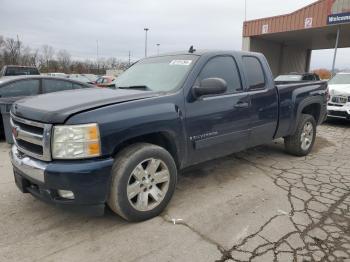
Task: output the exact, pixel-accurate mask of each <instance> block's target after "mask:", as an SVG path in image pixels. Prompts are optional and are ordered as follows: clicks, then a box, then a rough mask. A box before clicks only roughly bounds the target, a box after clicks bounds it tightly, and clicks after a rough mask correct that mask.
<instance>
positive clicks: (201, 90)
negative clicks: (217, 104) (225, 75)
mask: <svg viewBox="0 0 350 262" xmlns="http://www.w3.org/2000/svg"><path fill="white" fill-rule="evenodd" d="M192 91H193V95H194V97H195V98H199V97H202V96H206V95H220V94H224V93H226V91H227V83H226V81H225V80H224V79H222V78H206V79H203V80H202V81H200V84H199V86H194V87H193V88H192Z"/></svg>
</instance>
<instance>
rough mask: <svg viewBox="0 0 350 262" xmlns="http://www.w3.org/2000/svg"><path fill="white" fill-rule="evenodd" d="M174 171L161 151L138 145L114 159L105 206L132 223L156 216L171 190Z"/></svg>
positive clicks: (171, 163)
mask: <svg viewBox="0 0 350 262" xmlns="http://www.w3.org/2000/svg"><path fill="white" fill-rule="evenodd" d="M176 181H177V168H176V164H175V161H174V159H173V158H172V156H171V155H170V153H169V152H168V151H166V150H165V149H164V148H162V147H159V146H156V145H152V144H147V143H138V144H134V145H131V146H129V147H127V148H125V149H124V150H122V151H121V152H120V153H119V154H118V155H117V157H116V158H115V161H114V165H113V168H112V182H111V188H110V194H109V198H108V201H107V203H108V205H109V207H110V208H111V209H112V211H114V212H115V213H117V214H118V215H120V216H121V217H123V218H124V219H126V220H128V221H132V222H139V221H144V220H147V219H150V218H153V217H156V216H158V215H159V214H160V213H161V212H162V211H163V210H164V209H165V207H166V206H167V205H168V203H169V202H170V200H171V198H172V195H173V193H174V191H175V187H176Z"/></svg>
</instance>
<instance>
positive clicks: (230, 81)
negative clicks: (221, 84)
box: [197, 56, 243, 94]
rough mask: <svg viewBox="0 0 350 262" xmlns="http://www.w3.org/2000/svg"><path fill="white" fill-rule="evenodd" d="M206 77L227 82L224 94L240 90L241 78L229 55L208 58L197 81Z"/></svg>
mask: <svg viewBox="0 0 350 262" xmlns="http://www.w3.org/2000/svg"><path fill="white" fill-rule="evenodd" d="M206 78H221V79H224V80H225V81H226V83H227V91H226V94H232V93H236V92H240V91H242V90H243V89H242V83H241V78H240V75H239V72H238V67H237V64H236V62H235V60H234V59H233V58H232V57H230V56H218V57H214V58H212V59H210V60H209V61H208V62H207V64H206V65H205V66H204V67H203V69H202V71H201V72H200V74H199V76H198V79H197V81H199V82H200V81H202V80H203V79H206Z"/></svg>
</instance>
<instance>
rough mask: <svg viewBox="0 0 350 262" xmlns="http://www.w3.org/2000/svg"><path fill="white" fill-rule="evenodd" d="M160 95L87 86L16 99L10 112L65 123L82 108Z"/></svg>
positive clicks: (20, 115) (32, 118) (34, 119)
mask: <svg viewBox="0 0 350 262" xmlns="http://www.w3.org/2000/svg"><path fill="white" fill-rule="evenodd" d="M157 95H158V93H156V92H149V91H140V90H121V89H119V90H113V89H109V88H86V89H77V90H70V91H63V92H56V93H50V94H45V95H39V96H34V97H27V98H24V99H21V100H19V101H17V102H15V103H14V105H13V106H12V109H11V111H12V113H13V114H15V115H16V116H19V117H22V118H25V119H30V120H33V121H38V122H44V123H51V124H62V123H64V122H65V121H66V120H67V119H68V118H69V117H70V116H71V115H74V114H76V113H79V112H82V111H86V110H91V109H95V108H100V107H103V106H108V105H113V104H118V103H124V102H128V101H134V100H140V99H145V98H150V97H154V96H157Z"/></svg>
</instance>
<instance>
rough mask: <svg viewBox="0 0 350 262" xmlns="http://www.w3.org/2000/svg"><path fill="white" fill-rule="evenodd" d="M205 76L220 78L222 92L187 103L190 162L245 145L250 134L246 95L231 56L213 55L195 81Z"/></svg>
mask: <svg viewBox="0 0 350 262" xmlns="http://www.w3.org/2000/svg"><path fill="white" fill-rule="evenodd" d="M206 78H222V79H224V80H225V81H226V82H227V84H228V90H227V92H226V93H225V94H221V95H213V96H205V97H202V98H199V99H196V100H194V101H190V102H187V104H186V127H187V132H188V136H189V143H188V144H189V150H188V152H189V156H190V162H191V163H199V162H203V161H206V160H209V159H213V158H217V157H220V156H223V155H227V154H230V153H232V152H237V151H240V150H242V149H244V148H245V147H246V145H247V141H248V137H249V110H250V109H249V106H250V103H249V95H247V93H246V92H244V90H243V85H242V81H241V76H240V74H239V70H238V66H237V63H236V60H235V58H234V57H233V56H226V55H225V56H216V57H213V58H211V59H210V60H209V61H207V63H206V64H205V65H204V66H203V68H202V70H201V72H200V73H199V75H198V77H197V80H196V83H195V85H198V84H199V82H200V81H201V80H203V79H206Z"/></svg>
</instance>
